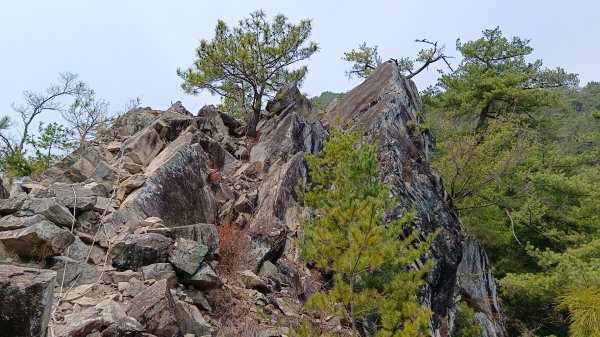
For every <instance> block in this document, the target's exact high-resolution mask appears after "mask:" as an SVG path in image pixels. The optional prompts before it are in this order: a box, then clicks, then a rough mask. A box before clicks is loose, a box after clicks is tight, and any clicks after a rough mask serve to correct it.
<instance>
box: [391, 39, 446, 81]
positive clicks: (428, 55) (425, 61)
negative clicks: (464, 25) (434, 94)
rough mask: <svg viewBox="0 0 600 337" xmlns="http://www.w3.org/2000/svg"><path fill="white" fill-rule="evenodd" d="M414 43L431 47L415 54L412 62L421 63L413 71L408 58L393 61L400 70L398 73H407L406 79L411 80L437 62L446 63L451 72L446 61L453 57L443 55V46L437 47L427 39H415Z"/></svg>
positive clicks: (412, 64)
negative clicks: (415, 56)
mask: <svg viewBox="0 0 600 337" xmlns="http://www.w3.org/2000/svg"><path fill="white" fill-rule="evenodd" d="M415 42H420V43H425V44H427V45H430V46H431V47H429V48H426V49H421V50H420V51H419V53H418V54H417V58H416V59H415V61H414V62H420V63H422V64H421V66H420V67H419V68H417V69H414V62H413V61H411V60H410V59H408V58H401V59H400V61H398V60H394V61H396V64H397V65H398V68H400V71H402V72H405V73H407V75H406V77H407V78H413V77H414V76H415V75H417V74H418V73H420V72H422V71H423V70H425V69H427V67H429V65H431V64H433V63H435V62H438V61H444V63H446V65H447V66H448V68H450V70H452V67H451V66H450V62H448V59H451V58H454V57H453V56H447V55H446V54H444V49H445V47H444V45H441V46H438V43H437V41H436V42H431V41H429V40H427V39H421V40H419V39H417V40H415Z"/></svg>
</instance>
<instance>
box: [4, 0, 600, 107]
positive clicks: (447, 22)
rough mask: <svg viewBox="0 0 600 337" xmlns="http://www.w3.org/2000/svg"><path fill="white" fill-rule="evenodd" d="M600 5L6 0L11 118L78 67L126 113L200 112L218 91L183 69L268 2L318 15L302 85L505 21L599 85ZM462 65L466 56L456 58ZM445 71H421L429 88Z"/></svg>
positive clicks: (322, 86)
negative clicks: (189, 83)
mask: <svg viewBox="0 0 600 337" xmlns="http://www.w3.org/2000/svg"><path fill="white" fill-rule="evenodd" d="M599 4H600V1H596V0H571V1H538V0H520V1H514V0H505V1H497V0H496V1H483V0H479V1H474V0H469V1H466V0H465V1H450V0H443V1H441V0H440V1H435V0H430V1H418V0H412V1H378V0H371V1H364V0H360V1H354V0H348V1H336V2H334V1H326V0H321V1H312V0H310V1H247V0H239V1H232V0H230V1H226V0H223V1H154V0H127V1H125V0H119V1H116V0H103V1H82V0H68V1H67V0H57V1H48V0H44V1H42V0H39V1H4V3H3V5H2V8H1V10H0V45H2V47H3V48H2V52H1V53H0V115H4V114H11V109H10V103H11V102H19V100H20V98H21V97H20V95H21V92H22V91H23V90H42V89H44V88H46V87H47V86H48V85H49V84H51V83H53V82H55V80H56V78H57V74H58V73H59V72H62V71H71V72H74V73H77V74H79V75H80V77H81V79H83V80H84V81H86V82H88V83H89V84H90V86H91V87H92V88H94V89H95V90H96V92H97V93H98V95H99V96H100V97H103V98H106V99H107V100H109V101H110V102H111V108H112V110H117V109H119V108H120V107H121V106H122V105H123V104H124V103H125V102H126V101H127V99H128V98H131V97H136V96H140V97H141V98H142V102H143V106H151V107H153V108H156V109H165V108H167V107H168V106H169V104H170V102H171V101H173V102H174V101H177V100H181V101H182V102H183V103H184V105H185V106H186V107H187V108H188V109H189V110H190V111H192V112H196V111H197V110H198V109H199V108H200V107H201V106H202V105H203V104H204V103H215V102H218V98H217V97H211V96H210V95H202V96H199V97H193V96H189V95H186V94H184V93H183V92H182V91H181V89H180V86H179V85H180V83H181V80H180V79H179V78H178V77H177V75H176V74H175V70H176V69H177V68H178V67H187V66H189V65H190V64H191V63H192V61H193V60H194V49H195V48H196V46H197V45H198V41H199V40H200V39H201V38H207V39H210V38H211V37H212V36H213V30H214V26H215V24H216V21H217V19H219V18H221V19H224V20H225V21H226V22H228V23H230V24H235V23H236V22H237V20H239V19H241V18H244V17H246V16H247V15H248V13H249V12H251V11H254V10H257V9H263V10H265V11H266V12H267V14H268V15H269V16H270V17H272V16H273V15H274V14H277V13H283V14H285V15H286V16H288V17H289V18H290V20H291V21H293V22H297V21H298V20H300V19H302V18H312V19H313V35H312V40H313V41H316V42H317V43H319V45H320V47H321V50H320V52H318V53H317V54H315V55H314V56H313V58H311V60H310V61H309V67H310V73H309V74H308V77H307V78H306V81H305V84H304V87H303V88H302V91H303V92H306V93H308V94H310V95H317V94H319V93H321V92H322V91H325V90H331V91H346V90H348V89H350V88H352V87H353V86H355V85H356V84H358V81H356V80H355V81H349V80H348V79H347V78H346V77H345V76H344V70H345V69H346V68H347V67H348V64H347V63H346V62H343V61H342V60H341V59H340V58H341V57H342V55H343V53H344V52H345V51H349V50H350V49H352V48H355V47H356V46H357V45H358V44H359V43H361V42H367V43H368V44H371V45H375V44H376V45H379V51H380V54H381V55H382V57H384V58H390V57H394V58H395V57H400V56H407V55H408V56H414V55H415V53H416V52H417V51H418V50H419V49H420V46H419V45H418V44H416V43H414V42H413V41H414V39H416V38H419V39H422V38H427V39H430V40H434V41H435V40H437V41H439V42H440V43H445V44H446V46H447V54H449V55H457V52H456V50H455V48H454V47H455V41H456V38H458V37H460V38H461V39H462V40H463V41H467V40H472V39H476V38H478V37H480V36H481V31H482V30H484V29H486V28H494V27H495V26H500V27H501V29H502V30H503V32H504V34H505V35H506V36H513V35H517V36H521V37H524V38H529V39H531V40H532V42H531V46H532V47H533V48H534V49H535V50H534V55H533V56H534V57H535V58H541V59H543V60H544V64H545V66H548V67H556V66H559V65H560V66H563V67H564V68H565V69H566V70H567V71H570V72H575V73H578V74H579V75H580V79H581V82H582V84H585V83H587V82H588V81H593V80H600V67H599V66H598V54H599V51H600V50H599V49H600V44H599V37H600V34H599V33H600V18H599V14H598V13H600V5H599ZM454 62H455V63H456V62H458V61H456V60H455V61H454ZM436 78H437V73H436V72H435V71H434V70H430V71H429V72H428V73H426V74H421V75H419V76H418V77H417V78H416V79H415V82H416V83H417V85H418V87H419V89H421V90H422V89H424V88H425V87H426V86H427V85H430V84H433V83H434V81H435V79H436Z"/></svg>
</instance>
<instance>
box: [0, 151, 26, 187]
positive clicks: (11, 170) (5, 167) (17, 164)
mask: <svg viewBox="0 0 600 337" xmlns="http://www.w3.org/2000/svg"><path fill="white" fill-rule="evenodd" d="M0 169H1V170H2V172H3V173H4V175H5V176H6V177H7V178H8V179H9V180H10V181H11V182H12V181H13V180H14V179H18V178H21V177H28V176H30V175H31V172H32V171H33V169H32V167H31V163H30V162H29V161H28V160H27V158H25V156H24V155H23V152H21V151H10V150H8V151H6V152H4V153H2V156H1V157H0Z"/></svg>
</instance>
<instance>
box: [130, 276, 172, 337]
mask: <svg viewBox="0 0 600 337" xmlns="http://www.w3.org/2000/svg"><path fill="white" fill-rule="evenodd" d="M127 314H128V315H129V316H131V317H133V318H134V319H136V320H137V321H138V322H139V323H140V324H141V325H142V326H143V327H144V328H145V329H146V331H148V332H150V333H152V334H155V335H157V336H161V337H181V336H183V334H182V333H181V330H180V328H179V325H178V323H177V315H176V312H175V301H174V299H173V296H172V295H171V290H170V289H169V287H168V286H167V281H166V280H160V281H158V282H156V283H155V284H154V285H153V286H151V287H150V288H148V289H146V291H145V292H143V293H141V294H139V295H138V296H136V297H134V298H133V299H132V300H131V303H130V305H129V308H128V309H127Z"/></svg>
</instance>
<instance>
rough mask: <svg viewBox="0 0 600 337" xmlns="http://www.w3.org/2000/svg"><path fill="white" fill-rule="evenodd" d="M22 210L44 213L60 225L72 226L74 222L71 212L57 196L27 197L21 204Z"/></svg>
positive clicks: (47, 217)
mask: <svg viewBox="0 0 600 337" xmlns="http://www.w3.org/2000/svg"><path fill="white" fill-rule="evenodd" d="M21 212H23V213H25V214H31V215H34V214H40V215H43V216H44V217H45V218H46V219H48V220H49V221H51V222H53V223H55V224H57V225H58V226H68V227H70V226H71V225H72V224H73V216H72V215H71V212H70V211H69V210H68V209H67V208H66V207H65V206H63V205H62V204H60V203H59V202H58V200H57V199H56V198H35V199H27V200H25V201H24V202H23V205H22V206H21Z"/></svg>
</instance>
